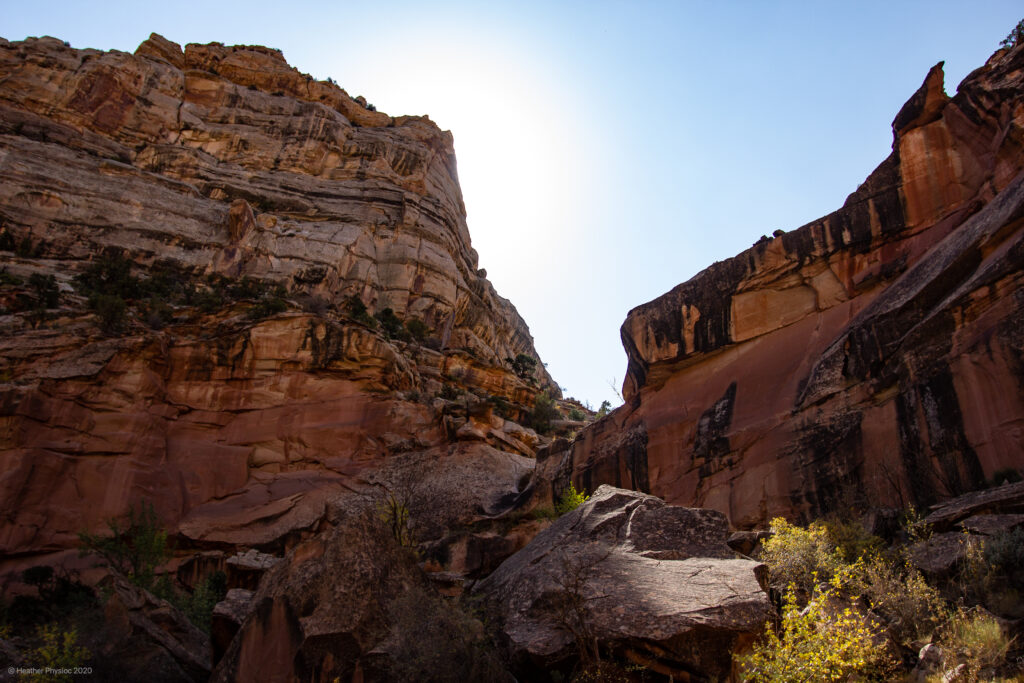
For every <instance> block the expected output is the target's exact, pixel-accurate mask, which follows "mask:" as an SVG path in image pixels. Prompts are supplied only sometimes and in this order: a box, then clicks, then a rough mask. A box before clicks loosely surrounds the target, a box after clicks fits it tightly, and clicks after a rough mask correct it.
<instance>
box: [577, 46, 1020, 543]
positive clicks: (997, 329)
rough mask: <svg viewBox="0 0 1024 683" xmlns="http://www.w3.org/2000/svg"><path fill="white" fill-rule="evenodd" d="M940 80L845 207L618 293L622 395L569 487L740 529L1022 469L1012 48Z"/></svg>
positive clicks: (924, 89)
mask: <svg viewBox="0 0 1024 683" xmlns="http://www.w3.org/2000/svg"><path fill="white" fill-rule="evenodd" d="M942 78H943V75H942V65H941V64H939V65H937V66H936V67H935V68H933V69H932V70H931V71H930V72H929V74H928V76H927V78H926V80H925V82H924V84H923V85H922V86H921V89H920V90H919V91H918V92H917V93H916V94H915V95H914V96H913V97H912V98H911V100H910V101H908V102H907V104H906V106H904V107H903V109H902V110H901V111H900V112H899V115H898V116H897V117H896V120H895V121H894V122H893V134H894V140H893V152H892V154H891V155H890V156H889V158H888V159H886V160H885V161H884V162H882V164H881V165H879V166H878V168H877V169H876V170H875V171H874V172H873V173H872V174H871V175H870V176H869V177H868V179H867V180H866V181H865V182H864V183H863V184H862V185H861V186H860V187H859V188H858V189H857V191H856V192H854V193H853V194H851V195H850V197H849V198H848V199H847V201H846V203H845V204H844V206H843V207H842V208H840V209H839V210H838V211H836V212H834V213H831V214H829V215H827V216H825V217H823V218H821V219H819V220H817V221H814V222H812V223H810V224H808V225H805V226H803V227H801V228H799V229H797V230H793V231H791V232H786V233H784V234H780V235H779V236H777V237H774V238H767V237H764V238H762V239H761V240H759V241H758V242H757V243H756V244H755V245H754V246H753V247H752V248H750V249H748V250H747V251H745V252H743V253H742V254H739V255H738V256H736V257H734V258H731V259H728V260H726V261H723V262H721V263H716V264H714V265H712V266H711V267H709V268H708V269H706V270H705V271H703V272H701V273H700V274H698V275H697V276H695V277H694V278H693V279H691V280H689V281H688V282H685V283H683V284H681V285H679V286H678V287H676V288H675V289H673V290H672V291H670V292H668V293H666V294H664V295H662V296H661V297H659V298H657V299H655V300H654V301H651V302H649V303H646V304H643V305H642V306H638V307H637V308H635V309H633V310H632V311H630V312H629V314H628V316H627V318H626V321H625V322H624V323H623V325H622V330H621V332H622V342H623V345H624V347H625V349H626V353H627V355H628V358H629V365H628V371H627V377H626V380H625V384H624V387H623V393H624V394H625V397H626V406H625V407H624V408H622V409H620V410H618V411H616V412H615V413H613V414H612V415H611V416H609V417H606V418H605V419H603V420H601V421H599V422H597V423H596V424H595V425H593V426H592V427H590V428H588V429H587V430H585V431H584V433H583V434H582V436H581V438H580V439H578V440H577V442H576V443H575V444H574V446H573V448H572V450H571V452H570V453H569V455H568V456H567V458H568V459H567V462H568V469H570V470H571V475H570V476H571V477H572V480H573V481H574V482H575V483H576V484H577V486H578V487H579V486H581V485H582V486H585V487H587V488H588V489H593V488H594V487H596V486H597V485H598V484H601V483H609V484H613V485H616V486H624V487H630V488H636V489H639V490H642V491H649V492H651V493H654V494H655V495H658V496H661V497H664V498H665V499H666V500H667V501H669V502H672V503H676V504H682V505H699V506H702V507H710V508H714V509H717V510H721V511H723V512H725V513H727V514H728V516H729V517H730V519H731V520H732V522H733V523H734V524H735V525H737V526H741V527H745V528H753V527H756V526H759V525H763V524H764V523H765V522H766V521H767V520H769V519H770V518H771V517H773V516H776V515H780V514H781V515H788V516H790V517H802V518H805V519H807V518H811V517H813V516H815V515H817V514H820V513H822V512H824V511H826V510H831V509H835V508H837V507H839V506H842V505H846V504H849V503H852V502H857V501H860V502H869V503H870V505H872V506H877V505H884V506H889V507H896V508H901V507H904V506H905V505H907V504H914V505H916V506H918V507H919V508H920V507H924V506H927V505H929V504H931V503H933V502H935V501H937V500H939V499H941V498H944V497H949V496H953V495H957V494H959V493H963V492H965V491H970V490H973V489H976V488H978V487H980V486H981V485H983V484H984V482H985V481H986V479H988V478H991V477H992V476H993V475H994V474H995V473H997V472H999V471H1001V470H1005V469H1006V468H1020V467H1021V458H1020V454H1021V453H1022V452H1024V399H1022V397H1024V365H1022V363H1021V356H1022V349H1024V325H1022V322H1021V321H1022V320H1024V295H1022V292H1024V289H1022V287H1021V284H1022V277H1024V275H1022V266H1024V222H1022V218H1024V175H1022V173H1021V171H1022V169H1024V47H1017V48H1015V49H1013V50H1012V51H1011V50H1001V51H999V52H997V53H996V54H995V55H994V56H993V57H992V58H991V59H990V60H989V61H988V63H987V64H986V65H984V66H983V67H982V68H980V69H978V70H976V71H975V72H973V73H972V74H970V75H969V76H968V77H967V78H966V79H965V80H964V82H963V83H961V84H960V86H959V88H958V89H957V92H956V94H955V95H954V96H952V97H949V96H947V95H946V94H945V92H944V91H943V87H942ZM626 435H633V436H632V437H631V438H628V439H627V438H625V437H626ZM562 469H566V468H562Z"/></svg>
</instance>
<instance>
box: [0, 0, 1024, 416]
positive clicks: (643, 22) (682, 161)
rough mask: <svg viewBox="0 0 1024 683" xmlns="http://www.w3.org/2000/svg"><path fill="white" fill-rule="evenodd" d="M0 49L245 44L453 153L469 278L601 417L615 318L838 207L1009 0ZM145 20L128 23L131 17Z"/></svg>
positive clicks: (438, 15)
mask: <svg viewBox="0 0 1024 683" xmlns="http://www.w3.org/2000/svg"><path fill="white" fill-rule="evenodd" d="M4 5H5V7H4V8H3V10H2V12H0V36H3V37H4V38H7V39H9V40H20V39H23V38H25V37H26V36H32V35H53V36H56V37H59V38H61V39H63V40H67V41H69V42H70V43H71V44H72V45H73V46H75V47H95V48H101V49H119V50H126V51H131V50H134V49H135V47H137V46H138V44H139V43H140V42H142V41H143V40H144V39H145V38H146V37H147V36H148V35H149V33H150V32H151V31H155V32H158V33H161V34H162V35H164V36H166V37H167V38H169V39H171V40H174V41H176V42H179V43H183V44H184V43H189V42H209V41H214V40H216V41H220V42H223V43H227V44H239V43H245V44H262V45H268V46H271V47H276V48H279V49H281V50H283V51H284V54H285V57H286V58H287V59H288V61H289V62H290V63H291V64H292V65H293V66H296V67H297V68H298V69H299V70H301V71H304V72H307V73H311V74H312V75H313V76H315V77H317V78H326V77H327V76H331V77H333V78H334V79H335V80H337V81H338V83H339V84H340V85H341V86H342V87H344V88H345V89H346V90H348V92H349V93H350V94H352V95H358V94H362V95H364V96H366V98H367V99H368V100H369V101H370V102H372V103H374V104H375V105H376V106H377V107H378V108H379V109H380V110H381V111H385V112H387V113H389V114H392V115H398V114H428V115H429V116H430V117H431V118H432V119H433V120H434V121H436V122H438V124H439V125H441V126H442V127H443V128H446V129H450V130H451V131H452V132H453V134H454V136H455V147H456V153H457V154H458V159H459V177H460V180H461V183H462V188H463V193H464V195H465V201H466V206H467V210H468V213H469V217H468V218H469V228H470V232H471V234H472V238H473V245H474V246H475V247H476V249H477V250H478V252H479V253H480V265H481V267H484V268H486V269H487V271H488V275H489V277H490V279H491V281H492V282H493V283H494V285H495V287H496V288H497V289H498V292H499V293H500V294H502V295H503V296H505V297H507V298H509V299H511V300H512V302H513V303H514V304H515V305H516V306H517V308H518V309H519V311H520V313H521V314H522V315H523V317H524V318H525V319H526V321H527V323H528V324H529V325H530V328H531V330H532V332H533V335H534V338H535V340H536V346H537V349H538V351H539V353H540V355H541V357H542V359H543V360H544V361H545V362H547V363H548V369H549V370H550V372H551V373H552V375H553V376H554V377H555V379H556V380H557V381H558V382H559V383H560V384H562V385H563V386H564V387H565V390H566V393H567V394H568V395H574V396H576V397H578V398H581V399H584V400H589V401H590V402H591V403H592V404H593V405H594V406H596V405H597V404H599V403H600V402H601V400H602V399H606V398H607V399H610V400H611V401H612V403H613V404H615V403H617V400H616V398H615V396H614V392H613V391H612V389H611V388H610V387H609V382H612V381H614V382H615V383H616V385H618V384H619V383H621V381H622V378H623V373H624V370H625V365H626V360H625V354H624V353H623V351H622V347H621V344H620V342H619V335H618V328H619V325H620V324H621V323H622V321H623V319H624V318H625V315H626V312H627V311H628V310H629V309H630V308H632V307H634V306H637V305H639V304H641V303H643V302H645V301H649V300H650V299H653V298H655V297H656V296H658V295H660V294H662V293H663V292H665V291H667V290H669V289H671V288H672V287H674V286H675V285H676V284H678V283H680V282H683V281H685V280H687V279H689V278H690V277H692V276H693V275H695V274H696V273H697V272H699V271H700V270H702V269H703V268H705V267H707V266H708V265H710V264H711V263H713V262H715V261H718V260H721V259H724V258H728V257H730V256H733V255H735V254H736V253H738V252H739V251H742V250H743V249H745V248H747V247H749V246H750V245H751V244H752V243H754V242H755V241H757V239H758V238H759V237H760V236H761V235H762V234H771V232H772V231H773V230H774V229H776V228H783V229H786V230H789V229H793V228H796V227H799V226H800V225H803V224H804V223H807V222H809V221H811V220H814V219H815V218H817V217H819V216H821V215H824V214H826V213H828V212H830V211H832V210H834V209H836V208H838V207H839V206H840V205H841V204H842V202H843V201H844V200H845V198H846V196H847V195H848V194H849V193H850V192H852V191H853V190H854V189H856V187H857V185H858V184H859V183H861V182H862V181H863V180H864V178H865V177H866V176H867V175H868V173H870V171H871V170H872V169H873V168H874V167H875V166H876V165H877V164H878V163H879V162H881V161H882V160H883V159H884V158H885V156H886V155H887V154H888V153H889V151H890V147H891V142H892V133H891V129H890V123H891V122H892V119H893V117H894V116H895V115H896V112H897V111H898V110H899V107H900V106H901V105H902V104H903V102H904V101H906V99H907V98H908V97H909V96H910V95H911V94H912V93H913V92H914V91H915V90H916V89H917V87H918V86H919V85H920V84H921V82H922V80H923V79H924V76H925V74H926V73H927V71H928V69H929V68H930V67H931V66H932V65H933V64H935V63H936V62H938V61H940V60H945V61H946V90H947V92H949V93H950V94H952V93H953V92H954V91H955V89H956V85H957V83H959V82H960V80H962V79H963V77H964V76H966V75H967V74H968V73H969V72H970V71H972V70H973V69H975V68H977V67H979V66H981V65H982V64H983V63H984V62H985V60H986V59H987V58H988V56H989V55H990V54H991V53H992V52H993V51H994V50H995V49H996V48H997V47H998V45H999V41H1000V40H1001V39H1002V38H1003V37H1004V36H1005V35H1006V34H1007V33H1008V32H1009V31H1010V29H1011V28H1012V27H1013V26H1014V24H1016V22H1017V21H1018V20H1020V19H1021V18H1024V7H1022V6H1021V4H1020V2H1019V0H1016V1H1014V2H973V3H967V2H941V1H937V0H936V1H932V2H893V1H892V0H889V1H888V2H871V1H863V2H857V3H834V2H827V3H824V2H823V3H810V2H770V1H767V0H760V1H751V2H741V1H737V2H728V1H722V2H601V1H599V0H592V1H590V2H554V1H549V2H505V3H501V2H489V3H481V2H478V3H468V2H444V1H440V2H433V3H423V2H405V1H404V0H394V1H392V2H388V3H366V2H361V3H348V2H343V1H335V2H323V3H315V2H307V3H303V2H296V3H292V4H285V3H282V2H246V3H213V2H205V3H198V2H189V1H178V2H174V3H170V4H167V3H152V4H150V3H140V2H137V1H136V2H132V3H128V2H103V3H94V2H67V3H60V2H48V3H33V4H30V3H12V2H9V1H8V0H4ZM151 8H152V9H151Z"/></svg>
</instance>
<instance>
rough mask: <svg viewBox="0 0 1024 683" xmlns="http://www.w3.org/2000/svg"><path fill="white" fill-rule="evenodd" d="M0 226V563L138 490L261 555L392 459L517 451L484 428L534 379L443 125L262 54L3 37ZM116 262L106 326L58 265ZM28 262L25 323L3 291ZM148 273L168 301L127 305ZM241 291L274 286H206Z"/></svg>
mask: <svg viewBox="0 0 1024 683" xmlns="http://www.w3.org/2000/svg"><path fill="white" fill-rule="evenodd" d="M0 219H2V222H3V224H2V228H0V237H2V238H3V240H4V242H5V244H6V247H5V248H6V249H8V251H3V252H0V256H2V258H3V266H4V268H5V273H4V278H3V281H2V282H0V303H2V304H3V307H4V309H5V310H4V311H3V313H4V314H3V315H0V329H2V334H0V358H2V361H0V362H2V365H0V382H2V383H0V556H5V557H8V558H12V557H16V556H26V557H32V556H38V555H39V554H41V553H47V552H55V551H60V550H62V549H66V548H70V547H73V546H75V545H77V538H76V535H77V533H78V532H79V531H82V530H86V529H88V530H98V529H101V528H102V527H103V522H104V520H106V519H108V518H111V517H114V516H117V515H122V514H124V513H125V512H126V511H127V510H128V507H129V505H135V506H136V507H137V506H138V504H139V503H140V501H143V500H149V501H152V502H153V503H154V504H155V506H156V510H157V513H158V514H159V515H160V517H161V518H162V519H163V520H164V521H165V522H166V523H167V524H169V525H170V526H171V527H172V530H173V531H178V532H180V536H181V538H182V539H184V540H185V541H187V542H190V543H193V544H195V545H196V546H197V547H204V546H211V545H213V546H216V545H217V544H228V545H230V544H241V545H259V546H261V547H267V548H280V547H282V545H285V544H287V543H290V541H287V539H288V537H289V534H295V533H300V532H303V531H304V530H310V529H315V528H316V527H317V525H318V524H319V523H320V520H321V519H322V517H323V514H324V505H325V503H324V500H325V498H326V497H327V496H328V495H330V494H331V493H332V492H337V491H339V490H344V489H345V488H347V487H351V486H354V485H355V484H356V482H358V481H359V480H360V479H361V477H363V475H364V473H365V471H367V470H373V469H374V468H377V467H379V466H380V465H381V463H382V462H383V461H384V460H385V459H386V458H388V457H389V456H392V455H394V454H397V453H407V452H414V451H415V452H435V451H436V449H438V448H440V447H442V446H444V445H446V444H451V443H453V442H454V441H457V440H461V441H469V442H472V443H476V444H479V445H480V447H481V448H484V447H485V446H486V444H487V443H490V444H492V445H494V446H496V447H498V448H499V449H500V450H504V451H509V452H513V453H521V454H526V455H532V453H533V448H534V447H535V446H536V445H537V437H536V435H535V434H533V433H532V431H530V430H524V429H523V428H521V427H519V426H518V425H515V424H514V423H512V422H511V421H507V420H505V419H504V418H503V417H499V415H498V414H497V413H498V412H500V413H502V414H503V415H504V416H505V417H512V418H521V417H522V415H523V414H524V412H525V410H526V409H527V408H528V407H529V406H531V405H532V403H533V399H534V396H535V395H536V394H537V392H538V391H539V390H541V389H543V388H549V389H551V390H552V391H554V392H557V387H556V386H554V385H553V383H552V382H551V379H550V377H548V376H547V374H546V372H545V371H544V370H543V368H542V367H538V368H537V370H536V371H535V374H536V377H533V378H529V377H522V376H520V375H522V374H523V373H519V374H517V373H516V372H513V370H512V369H511V367H510V364H509V363H508V362H507V360H506V359H508V358H515V357H516V356H517V355H519V354H527V355H530V356H534V357H536V351H535V350H534V348H533V341H532V338H531V336H530V333H529V330H528V329H527V327H526V325H525V323H524V322H523V320H522V318H520V316H519V315H518V313H517V312H516V310H515V308H514V307H513V306H512V305H511V303H509V302H508V301H507V300H505V299H503V298H501V297H500V296H498V295H497V294H496V293H495V291H494V289H493V287H492V286H491V284H490V283H489V282H488V281H487V279H486V277H485V274H484V272H483V271H479V270H477V255H476V253H475V251H474V250H473V249H472V247H471V246H470V239H469V233H468V230H467V226H466V219H465V210H464V207H463V204H462V197H461V193H460V189H459V184H458V177H457V174H456V166H455V156H454V152H453V146H452V137H451V135H450V134H449V133H447V132H443V131H441V130H439V129H438V128H437V127H436V126H435V125H434V124H433V123H432V122H430V121H429V119H426V118H424V117H390V116H388V115H386V114H383V113H381V112H377V111H373V110H372V108H367V107H366V106H364V104H363V102H362V101H357V100H354V99H352V98H350V97H349V96H348V95H347V94H346V93H345V92H344V91H343V90H341V89H340V88H338V87H337V86H336V85H334V84H333V83H324V82H317V81H314V80H313V79H311V78H310V77H308V76H305V75H303V74H300V73H298V72H297V71H296V70H294V69H292V68H291V67H289V66H288V64H287V63H286V62H285V61H284V58H283V57H282V55H281V54H280V53H279V52H277V51H274V50H270V49H267V48H262V47H244V46H243V47H225V46H222V45H220V44H211V45H188V46H187V47H186V48H185V49H184V50H182V49H181V48H180V47H179V46H178V45H176V44H174V43H171V42H169V41H167V40H165V39H163V38H161V37H159V36H156V35H154V36H152V37H151V38H150V39H149V40H147V41H146V42H144V43H143V44H142V45H141V46H140V47H139V49H138V50H137V51H136V53H135V54H134V55H130V54H126V53H120V52H107V53H104V52H99V51H95V50H75V49H71V48H69V47H67V46H65V45H64V44H63V43H62V42H61V41H58V40H55V39H52V38H43V39H29V40H26V41H24V42H21V43H11V42H8V41H4V40H0ZM15 245H16V246H15ZM115 257H116V258H121V259H126V260H127V261H129V262H131V263H132V264H133V265H132V266H131V274H132V277H134V278H135V280H134V281H133V282H135V283H136V285H137V286H138V287H139V288H140V290H139V292H140V293H139V294H138V297H137V300H136V301H135V302H134V303H132V301H131V300H130V301H129V310H128V315H127V319H126V321H125V322H122V323H121V324H120V325H118V326H117V327H119V328H120V329H119V331H118V332H117V333H116V334H110V333H109V332H111V331H112V330H107V332H108V333H104V332H103V331H101V330H100V329H99V327H98V325H97V316H96V315H94V314H93V313H91V312H90V311H89V310H88V309H87V301H86V294H87V292H85V293H83V292H82V288H81V285H80V282H81V280H80V279H79V281H75V280H73V278H74V277H75V276H76V275H82V274H83V273H85V272H86V271H87V269H88V268H89V267H91V266H94V265H96V264H98V263H101V262H104V259H107V260H108V261H109V259H112V258H115ZM116 258H115V261H114V262H116ZM115 270H116V269H115ZM50 275H52V276H54V279H55V284H56V285H57V288H58V289H59V292H58V293H56V296H57V299H56V300H54V301H52V302H50V304H48V305H45V306H42V305H37V306H35V309H40V310H35V312H34V313H33V311H31V310H29V309H31V308H33V306H31V305H28V304H25V303H24V302H25V301H26V300H27V301H29V302H31V301H32V290H31V288H30V287H29V286H28V285H27V284H26V283H30V282H33V280H32V278H33V276H37V277H38V276H42V277H46V276H50ZM103 277H104V278H108V279H109V277H112V276H111V275H110V273H109V272H108V273H105V274H104V275H103ZM158 278H163V279H162V280H161V282H164V283H165V285H166V286H167V287H168V288H171V289H174V288H177V289H175V291H179V290H180V291H184V292H186V294H185V295H183V296H184V298H183V299H181V300H177V301H175V302H171V305H169V306H168V305H167V302H161V301H156V302H154V301H153V300H152V298H149V299H146V300H145V302H144V301H143V294H142V293H141V292H142V289H141V288H143V287H144V286H149V285H150V284H151V283H153V282H156V281H157V279H158ZM100 279H101V280H102V279H103V278H100ZM147 283H148V284H147ZM240 283H241V284H240ZM246 283H248V285H247V284H246ZM252 283H261V285H260V287H262V288H263V289H260V288H255V290H254V291H255V292H256V293H255V294H252V293H250V295H246V294H244V293H243V294H239V295H238V296H237V297H236V298H237V299H238V300H239V301H242V300H247V299H246V297H247V296H249V298H252V297H256V298H259V297H260V296H263V297H264V298H263V299H260V301H263V302H266V301H268V299H266V295H265V294H260V292H262V291H264V290H266V288H268V287H271V286H272V285H274V286H278V288H277V290H276V291H277V292H278V294H279V296H278V300H277V303H276V305H277V307H276V308H274V309H272V310H270V311H263V312H262V313H257V314H255V315H254V314H253V312H252V308H251V307H250V310H249V315H245V312H246V311H245V309H244V307H243V305H242V304H240V303H231V301H230V300H229V299H223V298H219V297H220V294H218V293H217V292H218V291H220V290H225V288H227V289H230V288H234V289H233V290H231V291H243V290H245V289H246V287H249V289H253V287H252V286H251V285H252ZM100 284H101V285H102V284H103V283H102V282H101V283H100ZM217 288H220V289H217ZM146 291H149V290H146ZM225 291H226V290H225ZM122 294H124V296H125V297H126V298H128V299H136V297H134V296H133V293H132V292H131V291H129V292H127V293H124V292H122ZM145 296H147V297H151V296H153V295H151V294H146V295H145ZM26 297H28V298H27V299H26ZM203 297H205V298H203ZM353 297H354V298H353ZM37 298H40V299H41V298H42V295H41V294H39V295H37ZM356 299H358V302H361V304H358V303H357V305H356V306H355V307H353V301H355V300H356ZM211 301H213V302H214V303H213V304H210V302H211ZM19 302H21V303H19ZM197 302H198V303H197ZM202 302H205V305H200V303H202ZM360 305H361V306H365V308H366V309H368V311H369V313H373V312H380V311H383V310H384V309H386V308H390V309H392V311H393V312H394V314H395V318H396V319H397V320H403V319H404V320H405V321H418V324H419V325H420V328H419V329H418V330H417V332H418V333H419V334H418V335H417V336H419V337H420V342H416V341H414V340H413V339H411V338H410V336H409V335H408V334H405V333H402V331H401V328H400V326H399V328H398V330H397V332H399V333H400V334H398V335H397V337H398V338H395V337H396V335H395V334H393V333H394V332H396V330H395V329H392V330H391V333H385V330H384V328H385V327H386V326H385V325H384V324H383V323H382V324H381V325H380V326H377V325H376V324H375V323H374V321H373V320H372V319H370V316H369V315H368V314H367V311H366V310H363V311H360V310H359V306H360ZM91 306H92V308H93V309H95V310H99V311H102V306H101V305H99V304H97V302H96V301H95V300H94V301H92V302H91ZM281 309H285V310H283V311H282V310H281ZM145 311H149V317H150V318H152V317H153V316H154V315H155V316H156V317H157V319H158V323H159V324H153V323H149V324H147V323H146V320H147V318H146V313H145ZM109 327H111V328H113V327H115V326H114V325H112V324H111V325H109ZM412 329H413V328H411V327H410V330H412ZM446 385H447V387H446ZM443 391H447V392H448V393H447V394H446V395H445V398H438V397H437V396H438V394H439V393H441V392H443ZM460 392H462V395H463V400H462V401H460V402H459V403H456V402H454V401H451V400H445V399H451V398H453V397H454V396H455V395H456V394H458V393H460ZM467 397H468V398H467ZM495 406H499V409H498V410H497V411H496V410H495ZM486 448H490V447H489V446H486ZM431 449H435V451H431ZM442 455H443V453H442ZM510 476H511V475H510ZM515 476H518V475H515ZM510 486H512V487H513V488H514V487H515V481H512V482H511V483H510Z"/></svg>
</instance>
